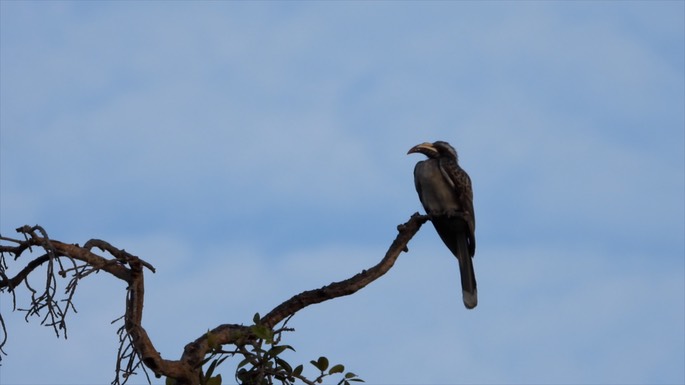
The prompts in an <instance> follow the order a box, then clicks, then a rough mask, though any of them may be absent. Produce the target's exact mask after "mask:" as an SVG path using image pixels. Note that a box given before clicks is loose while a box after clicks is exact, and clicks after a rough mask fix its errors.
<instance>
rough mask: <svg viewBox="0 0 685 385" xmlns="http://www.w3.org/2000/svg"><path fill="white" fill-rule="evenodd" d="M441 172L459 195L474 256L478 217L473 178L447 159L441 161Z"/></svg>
mask: <svg viewBox="0 0 685 385" xmlns="http://www.w3.org/2000/svg"><path fill="white" fill-rule="evenodd" d="M440 172H441V173H442V175H443V176H444V177H445V179H446V180H447V181H448V183H449V184H450V185H451V186H452V187H453V188H454V190H455V192H456V193H457V199H458V200H459V202H458V203H459V211H460V213H459V214H460V215H461V216H463V218H464V220H466V223H467V224H468V227H469V233H468V234H467V237H466V238H467V241H468V245H469V252H470V253H471V255H472V256H473V255H474V254H475V252H476V237H475V232H476V215H475V213H474V210H473V188H472V187H471V178H470V177H469V174H467V173H466V171H464V170H463V169H462V168H461V167H459V165H458V164H457V163H456V162H454V161H453V160H449V159H445V158H442V159H440Z"/></svg>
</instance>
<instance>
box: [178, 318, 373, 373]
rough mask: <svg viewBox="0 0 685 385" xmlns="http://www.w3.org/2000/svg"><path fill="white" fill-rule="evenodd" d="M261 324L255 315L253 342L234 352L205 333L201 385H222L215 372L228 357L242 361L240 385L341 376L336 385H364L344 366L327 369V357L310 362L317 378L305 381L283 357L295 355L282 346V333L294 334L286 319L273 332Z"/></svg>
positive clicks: (302, 367)
mask: <svg viewBox="0 0 685 385" xmlns="http://www.w3.org/2000/svg"><path fill="white" fill-rule="evenodd" d="M260 320H261V318H260V316H259V314H258V313H257V314H255V316H254V318H253V321H254V325H252V326H250V331H251V334H252V338H248V339H246V342H245V343H243V344H237V345H236V348H235V350H232V351H226V350H223V349H222V347H221V346H218V345H216V343H215V339H214V337H213V336H212V335H211V333H209V332H208V333H207V343H208V344H209V346H210V348H211V349H212V352H211V354H209V355H208V356H207V358H205V360H204V361H203V362H202V366H203V367H204V366H205V365H208V366H207V367H206V369H204V370H203V371H202V372H201V373H200V384H202V385H221V381H222V378H221V374H217V375H214V372H215V371H216V369H217V367H218V366H219V365H221V364H222V363H223V362H224V361H225V360H226V359H227V358H228V357H231V356H235V355H241V356H242V357H243V359H242V360H241V361H240V362H239V363H238V366H237V368H236V372H235V380H236V381H237V382H238V383H239V384H241V385H274V384H280V385H293V384H296V383H297V382H298V381H299V382H302V383H304V384H307V385H314V384H321V383H322V382H323V379H324V378H326V377H329V376H335V375H342V378H341V379H340V381H339V382H338V385H350V384H351V383H352V382H364V380H362V379H361V378H359V377H358V376H357V375H356V374H354V373H352V372H347V373H344V372H345V366H344V365H342V364H336V365H333V366H330V361H329V360H328V358H326V357H319V358H318V359H317V360H312V361H310V363H311V365H312V366H314V368H316V369H317V371H318V374H317V375H316V377H315V378H314V379H309V378H307V377H305V376H304V374H303V372H304V365H301V364H300V365H297V366H295V367H293V365H292V364H290V363H289V362H288V361H286V360H285V359H284V358H283V357H282V354H283V353H284V352H286V351H287V350H291V351H295V348H293V347H292V346H290V345H285V344H281V337H282V334H283V332H286V331H293V329H292V328H287V327H286V326H285V325H286V324H287V322H288V320H289V318H288V319H287V320H285V322H284V324H283V326H282V327H280V328H278V329H276V330H272V329H270V328H268V327H266V326H265V325H263V324H261V323H260ZM343 373H344V374H343ZM167 385H174V383H173V381H172V382H169V380H167Z"/></svg>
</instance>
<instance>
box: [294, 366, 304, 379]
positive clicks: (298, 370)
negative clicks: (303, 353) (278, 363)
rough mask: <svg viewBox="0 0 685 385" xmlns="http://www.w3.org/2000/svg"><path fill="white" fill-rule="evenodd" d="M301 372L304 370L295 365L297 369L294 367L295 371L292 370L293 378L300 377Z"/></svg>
mask: <svg viewBox="0 0 685 385" xmlns="http://www.w3.org/2000/svg"><path fill="white" fill-rule="evenodd" d="M303 370H304V366H302V365H297V367H295V370H293V376H299V375H301V374H302V371H303Z"/></svg>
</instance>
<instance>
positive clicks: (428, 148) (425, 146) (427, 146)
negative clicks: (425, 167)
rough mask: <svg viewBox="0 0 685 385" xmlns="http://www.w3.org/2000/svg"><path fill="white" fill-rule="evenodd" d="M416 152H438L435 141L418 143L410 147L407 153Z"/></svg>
mask: <svg viewBox="0 0 685 385" xmlns="http://www.w3.org/2000/svg"><path fill="white" fill-rule="evenodd" d="M416 152H420V153H423V154H425V153H427V152H437V150H436V149H435V146H433V143H428V142H425V143H421V144H417V145H416V146H414V147H412V148H410V149H409V151H408V152H407V155H409V154H413V153H416Z"/></svg>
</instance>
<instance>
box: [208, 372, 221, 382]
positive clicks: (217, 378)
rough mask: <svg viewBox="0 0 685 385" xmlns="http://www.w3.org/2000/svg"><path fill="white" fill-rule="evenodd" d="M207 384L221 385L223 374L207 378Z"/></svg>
mask: <svg viewBox="0 0 685 385" xmlns="http://www.w3.org/2000/svg"><path fill="white" fill-rule="evenodd" d="M207 385H221V374H218V375H216V377H212V378H210V379H209V380H207Z"/></svg>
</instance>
